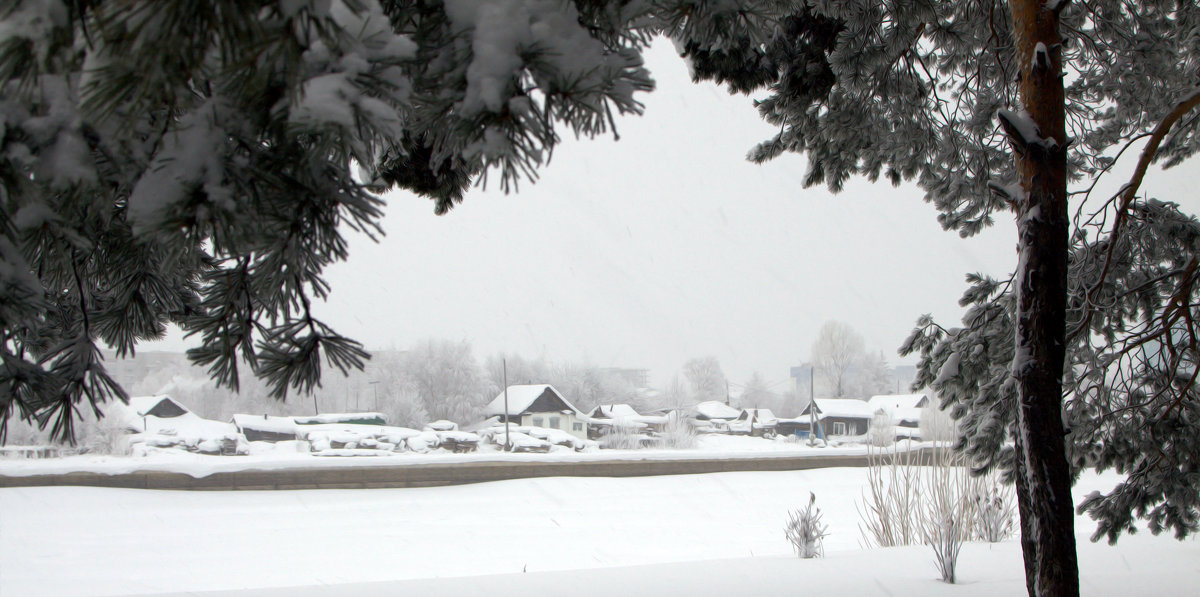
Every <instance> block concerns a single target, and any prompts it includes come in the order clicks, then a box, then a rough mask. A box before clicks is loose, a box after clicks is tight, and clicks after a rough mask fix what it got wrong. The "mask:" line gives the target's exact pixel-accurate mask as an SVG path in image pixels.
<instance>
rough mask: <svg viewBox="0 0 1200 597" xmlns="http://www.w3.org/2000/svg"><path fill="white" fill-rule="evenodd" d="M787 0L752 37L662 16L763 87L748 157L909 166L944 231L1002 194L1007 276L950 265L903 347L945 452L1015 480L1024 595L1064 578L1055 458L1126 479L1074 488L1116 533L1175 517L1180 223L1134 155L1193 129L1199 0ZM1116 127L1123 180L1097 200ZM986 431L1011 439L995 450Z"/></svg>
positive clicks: (1169, 157)
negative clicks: (946, 428) (957, 429)
mask: <svg viewBox="0 0 1200 597" xmlns="http://www.w3.org/2000/svg"><path fill="white" fill-rule="evenodd" d="M784 10H785V12H787V14H784V15H781V17H780V18H779V19H778V20H777V21H776V22H777V25H776V26H774V27H771V28H768V30H767V31H768V32H769V33H767V37H768V39H767V40H766V41H763V36H764V31H763V30H761V29H760V30H753V31H746V32H745V33H744V34H743V33H742V32H741V31H740V30H738V29H737V28H736V27H735V28H734V30H728V31H726V32H725V35H722V36H703V35H694V34H689V33H688V32H685V31H678V32H675V33H673V34H672V35H673V37H674V38H675V39H676V41H677V43H678V45H679V46H680V47H681V48H682V50H683V53H684V54H685V55H686V56H687V57H688V59H689V60H690V61H691V62H692V67H693V72H694V73H695V75H696V76H697V77H698V78H710V79H715V80H718V81H721V82H724V83H726V84H728V85H729V87H730V88H731V89H733V90H735V91H749V90H755V89H763V88H765V89H766V96H765V97H764V98H763V99H761V100H759V101H758V102H757V107H758V109H759V111H760V113H761V114H762V115H763V117H764V118H765V119H766V120H767V121H768V122H770V123H772V124H773V125H775V126H776V127H777V128H778V130H779V132H778V134H777V135H775V136H774V137H773V138H771V139H769V140H767V141H766V142H764V143H762V144H761V145H759V146H758V147H757V148H755V149H754V150H752V152H751V155H750V157H751V159H754V160H757V161H763V160H769V159H771V158H773V157H776V156H778V155H781V154H783V153H785V152H801V153H804V154H806V155H807V156H808V159H809V170H808V173H807V175H806V178H805V182H806V184H808V185H816V184H825V185H827V186H828V187H829V188H831V189H832V190H834V191H837V190H839V189H840V188H841V187H842V185H843V183H844V181H845V180H846V179H847V178H848V177H849V176H852V175H863V176H866V177H868V178H869V179H871V180H876V179H878V178H879V177H883V178H885V179H887V180H889V181H891V182H892V183H899V182H900V181H902V180H912V181H915V182H916V183H918V184H919V185H920V186H921V187H922V188H923V189H924V190H925V193H926V195H925V196H926V200H927V201H929V202H930V203H932V204H933V205H934V207H935V208H936V209H937V210H938V212H939V215H938V218H939V221H940V222H941V223H942V225H943V226H944V227H946V228H948V229H951V230H955V231H958V232H959V233H960V234H963V235H971V234H974V233H976V232H978V231H979V230H980V229H982V228H983V227H985V226H987V225H988V224H990V223H991V222H992V220H993V218H994V217H996V216H998V215H1002V214H1003V213H1004V212H1009V214H1010V215H1009V217H1013V218H1014V219H1015V220H1016V223H1017V228H1018V251H1019V258H1018V266H1017V270H1016V272H1015V273H1014V275H1013V277H1012V278H1011V279H1010V280H1001V281H994V280H986V279H982V278H980V277H971V278H969V280H968V283H969V285H970V288H969V290H968V291H967V295H966V296H965V297H964V304H966V305H968V306H969V307H970V310H969V312H968V314H967V315H966V318H965V319H964V323H963V327H962V328H953V329H945V328H941V327H938V326H936V325H935V324H933V323H932V322H929V321H922V322H921V323H920V325H919V329H918V332H917V334H916V336H914V338H913V341H912V342H910V343H909V344H908V345H907V346H906V349H910V350H916V351H920V352H921V354H922V355H924V356H925V359H924V360H923V362H922V373H921V376H920V377H919V379H918V383H933V384H934V385H935V386H937V387H940V388H942V396H943V400H944V402H945V404H946V406H948V407H950V408H952V409H953V411H952V412H953V414H955V415H957V416H958V417H960V418H963V419H964V421H965V422H966V424H965V425H963V426H962V427H961V429H962V431H963V433H964V436H963V441H962V442H961V444H962V447H964V448H965V449H967V450H968V452H969V453H970V454H971V455H972V456H974V457H975V458H976V459H977V462H979V463H981V464H982V465H983V466H984V467H988V466H992V465H1000V466H1003V467H1006V468H1007V469H1008V470H1009V471H1010V473H1011V478H1013V479H1014V480H1015V483H1016V490H1017V495H1018V504H1019V511H1020V515H1021V516H1020V519H1021V530H1022V533H1021V536H1022V548H1023V552H1024V556H1025V566H1026V579H1027V584H1028V587H1027V588H1028V591H1029V593H1030V595H1077V594H1078V590H1079V588H1078V570H1077V563H1076V556H1075V544H1074V531H1073V522H1074V520H1073V515H1074V512H1073V505H1072V503H1071V500H1070V485H1071V479H1072V466H1073V464H1074V465H1081V464H1085V463H1093V462H1094V463H1096V464H1098V465H1099V466H1100V467H1101V468H1103V467H1108V466H1111V467H1115V468H1117V470H1120V471H1124V472H1127V473H1128V474H1129V477H1128V479H1127V480H1126V482H1125V483H1123V484H1122V485H1121V486H1119V487H1118V488H1117V489H1115V490H1114V491H1113V492H1111V493H1110V494H1108V495H1096V496H1093V498H1091V499H1089V500H1088V501H1087V502H1086V503H1085V504H1084V505H1083V508H1084V509H1085V510H1087V511H1089V512H1091V513H1092V514H1093V515H1094V516H1097V517H1099V518H1100V520H1101V529H1102V532H1104V533H1105V534H1108V535H1109V536H1110V538H1115V536H1116V534H1117V533H1119V532H1120V531H1121V530H1122V529H1127V528H1132V527H1131V517H1132V514H1131V512H1140V513H1143V514H1144V515H1145V516H1147V517H1148V518H1149V519H1150V525H1151V530H1159V529H1161V528H1165V527H1170V528H1173V529H1174V530H1175V531H1176V533H1177V534H1187V533H1189V532H1191V531H1193V530H1195V529H1196V524H1197V501H1198V500H1200V497H1198V496H1197V495H1196V492H1195V491H1194V486H1193V487H1191V488H1190V489H1188V490H1184V488H1186V487H1188V486H1187V485H1186V479H1187V478H1188V477H1189V475H1190V474H1191V473H1190V472H1189V471H1192V470H1194V469H1195V463H1194V462H1193V461H1194V459H1195V456H1194V455H1195V454H1197V453H1198V452H1197V450H1196V446H1197V444H1196V442H1197V439H1196V438H1197V436H1198V435H1200V434H1197V433H1196V429H1197V426H1196V423H1197V415H1196V401H1195V388H1194V378H1195V376H1196V373H1195V372H1196V371H1197V370H1198V368H1197V367H1196V365H1195V363H1196V355H1197V350H1196V348H1197V346H1196V344H1197V343H1196V341H1195V340H1194V338H1196V337H1197V336H1198V334H1197V326H1196V325H1195V324H1194V323H1193V322H1194V321H1195V317H1194V315H1195V314H1194V312H1193V309H1194V307H1193V305H1194V304H1195V300H1194V290H1193V289H1194V287H1195V283H1194V282H1195V273H1196V269H1197V268H1196V266H1195V263H1196V259H1195V257H1196V246H1197V245H1196V244H1195V243H1194V241H1193V239H1194V231H1195V225H1194V220H1192V219H1191V218H1189V217H1187V216H1185V215H1184V214H1180V213H1179V212H1178V210H1177V209H1176V208H1175V207H1174V206H1172V205H1170V204H1167V203H1163V202H1159V201H1154V200H1151V199H1146V198H1139V197H1138V189H1139V187H1140V184H1141V182H1142V179H1143V177H1144V176H1145V175H1146V173H1147V171H1148V167H1149V166H1150V165H1151V164H1152V163H1154V162H1156V161H1160V162H1162V163H1163V164H1164V165H1166V166H1171V165H1175V164H1178V163H1180V162H1182V161H1183V160H1185V159H1186V158H1188V157H1190V156H1191V155H1192V154H1193V153H1194V152H1195V151H1196V149H1197V147H1200V138H1197V135H1196V130H1197V119H1196V118H1195V114H1194V109H1195V107H1196V105H1198V104H1200V94H1197V90H1196V74H1197V73H1196V63H1197V56H1196V45H1195V44H1194V43H1193V41H1192V40H1194V39H1195V38H1196V36H1197V33H1198V32H1200V7H1198V6H1197V5H1196V4H1195V3H1194V2H1175V1H1151V2H1142V3H1138V4H1137V6H1136V7H1133V8H1131V7H1130V5H1129V4H1128V3H1124V2H1119V1H1117V0H1089V1H1087V2H1079V3H1072V2H1069V1H1066V0H1010V1H1009V2H999V1H997V0H992V1H984V2H970V3H963V2H932V1H922V0H901V1H897V2H888V3H881V2H874V1H871V0H812V1H805V2H797V3H794V4H793V5H792V6H791V7H790V9H788V8H785V9H784ZM734 25H737V23H734ZM1135 143H1136V144H1140V145H1141V146H1142V153H1141V155H1140V157H1139V158H1138V160H1137V165H1136V167H1135V171H1134V174H1133V176H1132V177H1131V179H1130V180H1129V181H1128V183H1126V184H1124V185H1122V188H1121V191H1119V192H1118V193H1117V194H1116V195H1115V196H1112V197H1093V196H1092V189H1093V188H1094V186H1093V185H1094V184H1095V182H1096V181H1097V180H1098V179H1100V178H1102V177H1103V176H1105V175H1106V174H1108V173H1109V172H1110V170H1111V168H1112V166H1113V164H1114V162H1115V160H1116V158H1117V156H1119V155H1120V154H1122V153H1124V152H1125V151H1126V150H1127V149H1128V148H1129V147H1131V146H1133V145H1134V144H1135ZM1068 183H1071V184H1073V185H1074V189H1075V190H1073V191H1072V194H1073V195H1074V197H1075V199H1076V200H1077V201H1078V204H1079V205H1080V206H1082V207H1080V208H1078V211H1077V212H1075V214H1074V215H1072V213H1071V212H1070V211H1068V202H1067V201H1068V197H1069V194H1068ZM1151 239H1153V240H1151ZM1067 365H1069V366H1067ZM1064 398H1065V401H1064ZM1064 407H1065V408H1064ZM1064 412H1065V413H1066V417H1067V423H1068V424H1069V425H1070V429H1071V433H1070V436H1067V434H1066V430H1067V426H1066V425H1064V418H1063V417H1064V414H1063V413H1064ZM1005 439H1011V440H1013V441H1014V442H1015V449H1014V450H1011V451H1003V450H1000V447H1001V446H1002V445H1003V441H1004V440H1005Z"/></svg>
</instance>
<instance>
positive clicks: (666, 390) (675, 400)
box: [658, 375, 695, 410]
mask: <svg viewBox="0 0 1200 597" xmlns="http://www.w3.org/2000/svg"><path fill="white" fill-rule="evenodd" d="M692 404H695V403H694V402H692V398H691V395H690V393H689V392H688V388H687V384H686V383H684V381H683V379H682V378H680V377H679V375H675V376H674V377H672V378H671V381H670V382H668V383H667V385H666V386H664V387H663V389H662V391H661V392H660V393H659V395H658V406H660V407H662V408H668V409H671V410H680V409H686V408H687V407H689V406H691V405H692Z"/></svg>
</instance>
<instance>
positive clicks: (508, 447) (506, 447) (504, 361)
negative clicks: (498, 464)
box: [500, 359, 512, 452]
mask: <svg viewBox="0 0 1200 597" xmlns="http://www.w3.org/2000/svg"><path fill="white" fill-rule="evenodd" d="M500 364H501V366H502V367H503V368H504V451H505V452H511V451H512V442H511V441H509V439H508V359H501V360H500Z"/></svg>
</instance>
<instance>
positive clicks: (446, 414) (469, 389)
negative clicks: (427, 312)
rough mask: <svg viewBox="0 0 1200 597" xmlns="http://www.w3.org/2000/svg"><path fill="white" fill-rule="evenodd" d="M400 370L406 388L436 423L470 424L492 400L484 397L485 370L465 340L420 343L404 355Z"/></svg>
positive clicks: (425, 341) (429, 340)
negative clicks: (468, 422) (413, 394)
mask: <svg viewBox="0 0 1200 597" xmlns="http://www.w3.org/2000/svg"><path fill="white" fill-rule="evenodd" d="M401 368H402V371H403V379H404V381H405V382H406V385H411V387H412V391H413V392H415V393H416V395H417V396H418V397H420V399H421V402H422V404H423V405H424V408H425V411H426V412H427V414H428V415H429V416H430V417H431V418H433V419H450V420H452V421H456V422H465V421H470V420H472V419H474V418H475V414H476V412H477V411H478V410H479V409H480V408H482V407H483V405H484V404H487V400H489V399H490V397H485V394H484V390H485V387H486V382H485V381H484V377H483V369H481V368H480V367H479V363H478V362H477V361H476V360H475V354H474V353H473V352H472V350H471V345H470V343H468V342H467V341H465V340H461V341H457V342H455V341H451V340H434V339H427V340H423V341H421V342H418V343H417V344H415V345H414V346H413V347H412V348H411V349H409V351H408V352H407V353H405V354H404V356H403V358H402V364H401Z"/></svg>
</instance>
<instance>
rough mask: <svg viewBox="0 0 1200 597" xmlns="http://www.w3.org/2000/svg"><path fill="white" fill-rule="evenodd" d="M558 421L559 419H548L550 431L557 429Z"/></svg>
mask: <svg viewBox="0 0 1200 597" xmlns="http://www.w3.org/2000/svg"><path fill="white" fill-rule="evenodd" d="M558 420H559V417H550V427H551V428H552V429H558Z"/></svg>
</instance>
